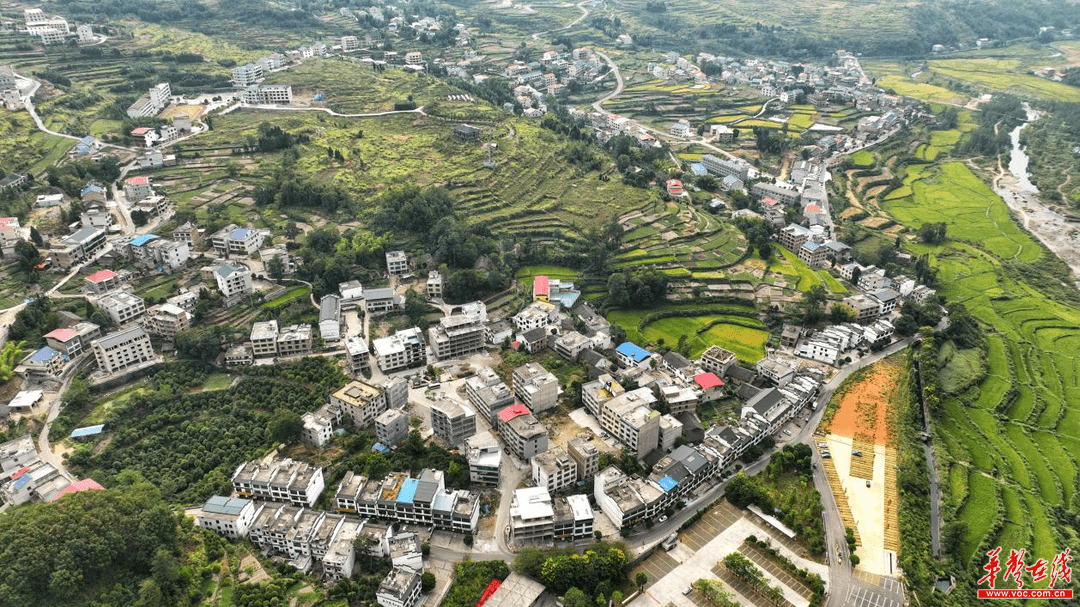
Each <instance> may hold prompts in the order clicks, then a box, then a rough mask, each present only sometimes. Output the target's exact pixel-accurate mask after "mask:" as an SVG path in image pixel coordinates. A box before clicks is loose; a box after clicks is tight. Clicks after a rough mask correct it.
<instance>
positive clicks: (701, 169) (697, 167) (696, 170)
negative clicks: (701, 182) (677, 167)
mask: <svg viewBox="0 0 1080 607" xmlns="http://www.w3.org/2000/svg"><path fill="white" fill-rule="evenodd" d="M690 172H691V173H693V174H695V175H697V176H698V177H700V176H702V175H707V174H708V173H709V171H707V170H705V165H703V164H701V163H700V162H695V163H694V164H692V165H690Z"/></svg>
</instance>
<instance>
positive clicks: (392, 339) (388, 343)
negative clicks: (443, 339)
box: [371, 327, 427, 373]
mask: <svg viewBox="0 0 1080 607" xmlns="http://www.w3.org/2000/svg"><path fill="white" fill-rule="evenodd" d="M371 345H372V349H373V350H374V354H375V358H376V360H377V361H378V363H379V368H380V369H382V371H383V372H384V373H388V372H390V371H396V370H398V369H406V368H409V367H417V366H422V365H425V364H427V344H425V343H424V334H423V333H422V332H421V331H420V329H419V328H418V327H411V328H409V329H402V330H401V331H398V332H397V333H394V334H393V335H391V336H389V337H382V338H379V339H376V340H373V341H372V342H371Z"/></svg>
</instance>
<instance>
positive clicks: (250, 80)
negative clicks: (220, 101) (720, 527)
mask: <svg viewBox="0 0 1080 607" xmlns="http://www.w3.org/2000/svg"><path fill="white" fill-rule="evenodd" d="M262 76H263V69H262V66H260V65H258V64H255V63H247V64H245V65H238V66H236V67H234V68H232V83H233V86H235V87H236V88H246V87H249V86H251V85H253V84H255V83H256V82H258V81H259V80H261V79H262Z"/></svg>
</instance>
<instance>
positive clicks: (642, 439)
mask: <svg viewBox="0 0 1080 607" xmlns="http://www.w3.org/2000/svg"><path fill="white" fill-rule="evenodd" d="M655 403H656V396H654V395H653V391H652V390H651V389H649V388H638V389H636V390H630V391H629V392H625V393H623V394H620V395H619V396H616V397H614V398H612V399H610V400H608V401H607V402H605V403H604V406H603V408H602V409H601V411H600V426H601V427H603V428H604V429H605V430H607V431H608V432H610V433H611V435H612V436H614V437H616V438H618V439H619V440H620V441H622V443H623V444H624V445H626V446H627V448H629V449H630V451H631V452H633V453H634V454H635V455H636V456H637V457H639V458H642V457H645V455H646V454H647V453H649V452H650V451H652V450H653V449H656V448H657V446H658V445H659V444H660V413H659V412H658V411H656V410H654V409H653V408H652V406H653V405H654V404H655Z"/></svg>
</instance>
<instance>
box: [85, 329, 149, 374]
mask: <svg viewBox="0 0 1080 607" xmlns="http://www.w3.org/2000/svg"><path fill="white" fill-rule="evenodd" d="M90 349H91V350H93V352H94V358H95V359H96V360H97V364H98V367H100V368H101V369H102V370H104V371H105V372H106V373H115V372H117V371H122V370H124V369H127V368H129V367H133V366H136V365H140V364H143V363H146V362H150V361H153V360H154V347H153V346H152V345H151V344H150V337H149V336H148V335H147V334H146V331H144V330H143V328H142V327H139V326H134V327H131V328H129V329H122V330H120V331H115V332H113V333H109V334H108V335H106V336H105V337H101V338H98V339H95V340H94V341H92V342H90Z"/></svg>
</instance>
